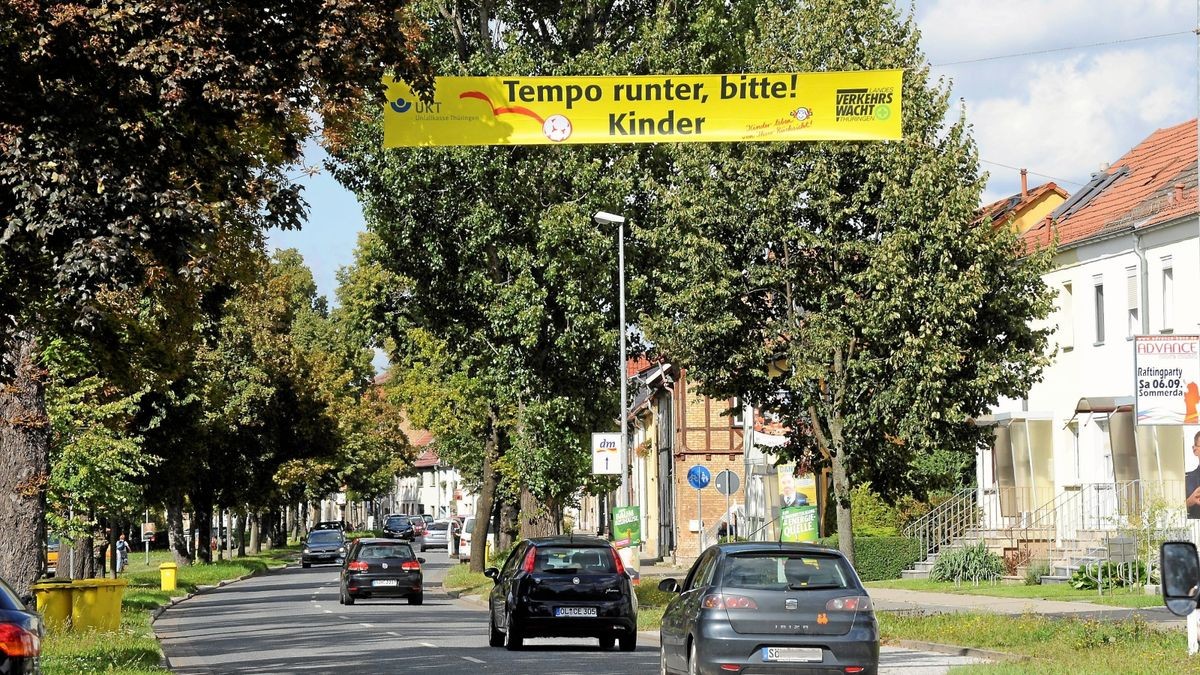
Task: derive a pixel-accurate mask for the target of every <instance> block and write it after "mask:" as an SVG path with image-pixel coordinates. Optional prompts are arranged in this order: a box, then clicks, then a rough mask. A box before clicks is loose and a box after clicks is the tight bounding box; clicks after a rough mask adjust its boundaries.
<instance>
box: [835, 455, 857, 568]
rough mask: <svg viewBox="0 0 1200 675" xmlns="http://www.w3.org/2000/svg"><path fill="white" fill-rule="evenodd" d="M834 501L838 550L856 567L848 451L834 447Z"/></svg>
mask: <svg viewBox="0 0 1200 675" xmlns="http://www.w3.org/2000/svg"><path fill="white" fill-rule="evenodd" d="M832 465H833V466H832V469H833V500H834V503H835V504H836V508H837V526H838V548H839V549H841V551H842V553H843V554H845V556H846V558H847V559H848V560H849V561H850V565H851V566H853V565H854V521H853V519H852V518H851V514H850V480H849V478H848V477H847V476H846V451H845V450H843V449H842V444H841V443H837V444H836V445H834V447H833V461H832Z"/></svg>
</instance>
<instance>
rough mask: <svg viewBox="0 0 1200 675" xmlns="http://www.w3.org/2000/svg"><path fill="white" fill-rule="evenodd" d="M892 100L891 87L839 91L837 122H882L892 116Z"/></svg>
mask: <svg viewBox="0 0 1200 675" xmlns="http://www.w3.org/2000/svg"><path fill="white" fill-rule="evenodd" d="M892 98H893V90H892V88H891V87H878V88H875V89H867V88H862V89H838V90H837V120H838V121H842V120H849V121H856V122H861V121H868V120H879V121H880V122H882V121H883V120H886V119H888V118H889V117H891V116H892V108H891V103H892Z"/></svg>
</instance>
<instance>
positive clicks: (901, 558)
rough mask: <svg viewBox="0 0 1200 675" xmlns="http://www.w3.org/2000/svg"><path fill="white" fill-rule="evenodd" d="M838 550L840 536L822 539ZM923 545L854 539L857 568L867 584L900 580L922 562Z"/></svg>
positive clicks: (898, 540) (904, 539) (896, 540)
mask: <svg viewBox="0 0 1200 675" xmlns="http://www.w3.org/2000/svg"><path fill="white" fill-rule="evenodd" d="M817 543H819V544H821V545H822V546H828V547H829V548H837V547H838V537H837V535H836V534H835V535H833V536H832V537H826V538H824V539H820V540H818V542H817ZM921 557H922V556H921V542H920V541H918V540H916V539H913V538H911V537H863V536H855V537H854V569H855V571H857V572H858V576H859V577H860V578H862V580H863V581H884V580H886V579H899V578H900V573H901V572H903V571H904V570H906V569H908V568H909V567H912V565H913V563H915V562H917V561H918V560H920V559H921Z"/></svg>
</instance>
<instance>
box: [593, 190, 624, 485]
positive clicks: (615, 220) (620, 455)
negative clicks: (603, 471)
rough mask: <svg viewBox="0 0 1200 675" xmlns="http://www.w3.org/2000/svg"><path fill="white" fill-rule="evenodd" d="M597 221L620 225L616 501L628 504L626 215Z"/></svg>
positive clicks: (602, 214)
mask: <svg viewBox="0 0 1200 675" xmlns="http://www.w3.org/2000/svg"><path fill="white" fill-rule="evenodd" d="M594 219H595V221H596V224H597V225H616V226H617V296H618V301H617V305H618V310H617V325H618V327H619V330H620V343H621V363H620V371H619V373H620V382H621V442H620V444H619V445H618V446H617V451H618V461H620V463H621V489H620V491H618V492H617V505H618V506H629V502H630V500H629V417H628V410H629V404H628V402H627V397H628V395H629V392H628V383H627V380H628V378H627V377H626V373H625V216H618V215H616V214H613V213H608V212H606V211H597V212H596V215H595V216H594Z"/></svg>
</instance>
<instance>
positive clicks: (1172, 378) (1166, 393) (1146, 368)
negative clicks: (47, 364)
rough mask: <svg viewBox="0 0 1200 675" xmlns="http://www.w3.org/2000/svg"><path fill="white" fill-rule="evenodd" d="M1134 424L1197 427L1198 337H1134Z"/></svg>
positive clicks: (1199, 398) (1199, 397)
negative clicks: (1135, 421) (1135, 420)
mask: <svg viewBox="0 0 1200 675" xmlns="http://www.w3.org/2000/svg"><path fill="white" fill-rule="evenodd" d="M1134 370H1135V371H1136V372H1135V375H1136V377H1135V383H1136V387H1135V390H1136V409H1137V415H1136V419H1137V424H1138V425H1140V426H1156V425H1157V426H1161V425H1184V424H1200V416H1198V415H1197V406H1198V405H1200V335H1138V336H1135V337H1134Z"/></svg>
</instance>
